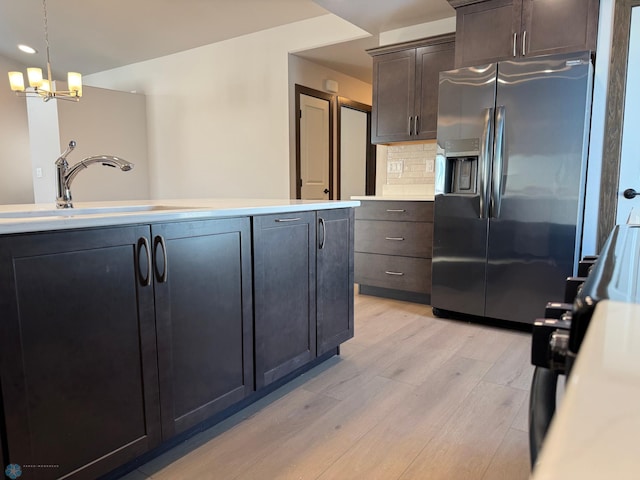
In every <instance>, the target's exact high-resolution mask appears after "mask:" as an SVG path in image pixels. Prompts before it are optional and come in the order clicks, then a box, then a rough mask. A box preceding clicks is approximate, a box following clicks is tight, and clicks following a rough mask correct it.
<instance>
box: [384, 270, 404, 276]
mask: <svg viewBox="0 0 640 480" xmlns="http://www.w3.org/2000/svg"><path fill="white" fill-rule="evenodd" d="M384 273H386V274H387V275H395V276H396V277H402V276H404V273H402V272H389V271H386V272H384Z"/></svg>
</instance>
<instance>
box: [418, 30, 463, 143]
mask: <svg viewBox="0 0 640 480" xmlns="http://www.w3.org/2000/svg"><path fill="white" fill-rule="evenodd" d="M454 54H455V42H453V41H451V42H446V43H440V44H437V45H430V46H428V47H420V48H417V49H416V98H415V100H416V108H415V114H416V120H415V124H414V136H413V137H412V139H413V140H429V139H434V138H436V133H437V127H438V85H439V79H440V72H443V71H446V70H451V69H452V68H453V64H454Z"/></svg>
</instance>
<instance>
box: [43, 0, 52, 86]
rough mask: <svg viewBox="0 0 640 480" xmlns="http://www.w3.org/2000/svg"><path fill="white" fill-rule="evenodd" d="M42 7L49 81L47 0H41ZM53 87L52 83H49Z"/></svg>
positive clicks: (49, 58)
mask: <svg viewBox="0 0 640 480" xmlns="http://www.w3.org/2000/svg"><path fill="white" fill-rule="evenodd" d="M42 9H43V10H44V42H45V46H46V49H47V79H48V80H49V83H51V57H50V54H49V24H48V22H47V0H42ZM51 88H53V85H51Z"/></svg>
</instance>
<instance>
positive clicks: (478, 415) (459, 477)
mask: <svg viewBox="0 0 640 480" xmlns="http://www.w3.org/2000/svg"><path fill="white" fill-rule="evenodd" d="M525 397H526V393H525V392H523V391H522V390H519V389H515V388H511V387H504V386H502V385H495V384H492V383H487V382H480V383H479V384H478V385H477V386H476V388H474V390H473V391H472V392H471V393H470V394H469V396H468V397H467V398H466V399H465V401H464V403H463V404H462V405H461V406H460V408H459V409H458V410H457V411H456V412H455V413H454V415H453V416H452V418H451V419H450V420H449V421H448V422H447V423H446V424H445V425H444V426H443V428H442V429H441V431H440V432H438V434H436V435H435V436H434V437H433V439H432V440H431V441H430V442H429V443H428V444H427V446H426V447H425V448H424V449H423V450H422V452H420V454H419V455H418V457H417V458H416V459H415V461H414V462H413V463H412V464H411V465H410V466H409V468H408V469H407V470H406V471H405V472H404V473H403V474H402V475H401V476H400V480H408V479H420V480H422V479H426V478H428V479H430V480H480V479H482V476H483V475H484V472H485V470H486V469H487V467H488V466H489V464H490V462H491V460H492V458H493V456H494V454H495V452H496V451H497V449H498V447H499V446H500V444H501V443H502V441H503V439H504V437H505V435H506V433H507V431H508V429H509V426H510V425H511V422H512V421H513V418H514V417H515V414H516V413H517V411H518V409H519V408H520V407H521V405H522V403H523V402H524V400H525Z"/></svg>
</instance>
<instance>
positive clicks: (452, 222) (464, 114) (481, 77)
mask: <svg viewBox="0 0 640 480" xmlns="http://www.w3.org/2000/svg"><path fill="white" fill-rule="evenodd" d="M495 78H496V65H495V64H491V65H486V66H483V67H475V68H461V69H458V70H452V71H450V72H443V73H441V74H440V88H439V92H438V98H439V101H438V102H439V103H438V152H439V158H438V160H437V163H436V178H437V185H436V197H435V206H434V232H433V259H432V289H431V304H432V305H433V306H434V307H436V308H439V309H441V310H451V311H455V312H460V313H468V314H473V315H483V314H484V299H485V274H486V256H487V250H486V249H487V225H488V220H487V216H488V210H489V209H488V199H487V197H486V196H487V194H488V188H487V185H488V178H489V176H490V171H489V170H488V169H489V168H490V160H491V158H490V157H491V148H490V147H491V145H492V135H491V132H492V128H493V114H492V112H493V107H494V105H495ZM483 143H486V144H487V145H483ZM487 147H489V148H487ZM469 157H477V161H476V163H475V165H476V170H477V172H476V171H474V170H473V169H471V170H470V172H471V173H472V179H471V182H475V183H474V184H473V185H469V188H468V189H466V190H464V189H461V188H454V187H455V185H454V183H455V182H456V181H457V182H460V181H461V180H460V174H458V175H454V170H455V168H456V165H457V166H458V168H459V167H460V162H459V161H456V160H455V159H456V158H466V159H467V160H464V162H469V160H468V158H469ZM465 182H466V179H465ZM458 187H459V185H458ZM456 190H457V193H452V192H454V191H456ZM463 190H464V193H463Z"/></svg>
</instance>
